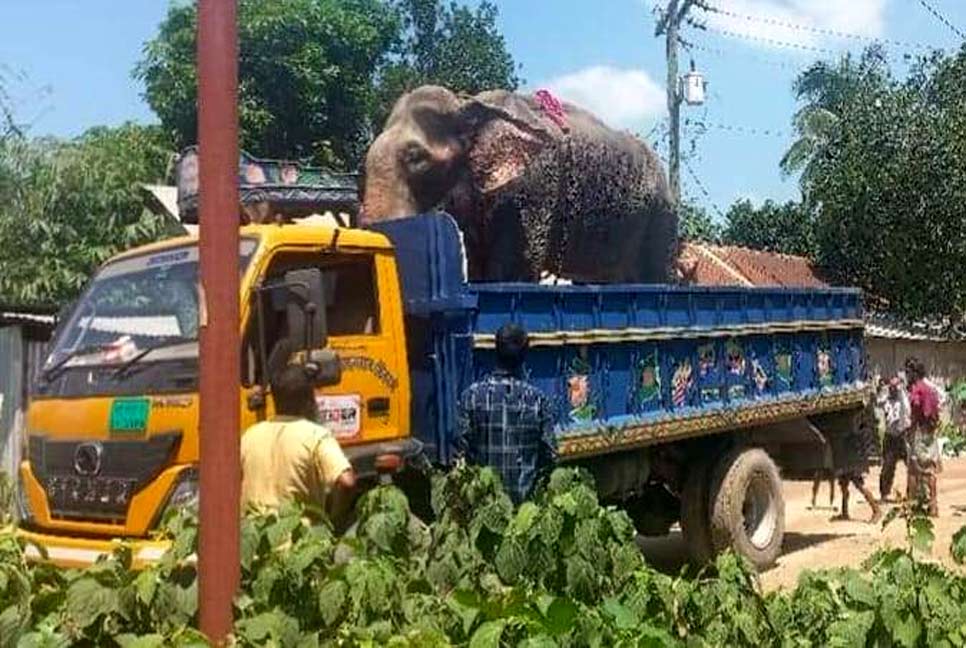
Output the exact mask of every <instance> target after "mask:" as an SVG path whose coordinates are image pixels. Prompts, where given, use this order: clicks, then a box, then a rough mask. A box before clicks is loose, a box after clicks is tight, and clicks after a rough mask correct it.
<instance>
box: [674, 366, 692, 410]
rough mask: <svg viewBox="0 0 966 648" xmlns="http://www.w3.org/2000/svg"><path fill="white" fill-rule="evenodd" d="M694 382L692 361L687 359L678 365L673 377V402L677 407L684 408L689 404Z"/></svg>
mask: <svg viewBox="0 0 966 648" xmlns="http://www.w3.org/2000/svg"><path fill="white" fill-rule="evenodd" d="M693 382H694V380H693V378H692V376H691V361H690V360H689V359H687V358H685V359H684V360H682V361H681V362H679V363H678V364H677V367H675V369H674V374H673V375H672V376H671V402H672V403H673V404H674V406H675V407H683V406H684V405H685V403H687V402H688V392H689V391H690V390H691V385H692V384H693Z"/></svg>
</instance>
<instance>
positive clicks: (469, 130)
mask: <svg viewBox="0 0 966 648" xmlns="http://www.w3.org/2000/svg"><path fill="white" fill-rule="evenodd" d="M360 202H361V209H360V213H359V219H360V222H361V223H362V224H363V225H365V224H367V223H371V222H375V221H380V220H386V219H393V218H401V217H405V216H410V215H414V214H421V213H426V212H431V211H433V210H435V209H437V208H440V209H443V210H445V211H447V212H449V213H450V214H452V216H453V217H454V218H455V220H456V223H457V225H458V226H459V228H460V230H461V232H462V234H463V239H464V244H465V248H466V256H467V266H468V274H469V278H470V279H471V280H476V281H526V282H535V281H539V280H540V279H541V277H545V276H547V275H552V276H554V277H558V278H560V279H562V280H567V281H570V282H578V283H616V282H632V283H666V282H669V281H670V280H671V279H672V276H673V275H674V265H675V259H676V257H677V251H678V241H677V234H678V221H677V216H676V213H675V211H674V209H673V208H672V206H671V205H672V202H671V199H670V195H669V192H668V186H667V180H666V178H665V175H664V171H663V169H662V168H661V164H660V161H659V159H658V157H657V155H656V154H655V153H654V151H652V150H651V149H650V148H649V147H648V146H647V145H646V144H644V143H643V142H641V141H640V140H638V139H637V138H635V137H634V136H632V135H630V134H628V133H623V132H618V131H615V130H613V129H611V128H609V127H608V126H606V125H605V124H604V123H603V122H602V121H600V120H599V119H598V118H597V117H595V116H594V115H592V114H591V113H590V112H588V111H586V110H584V109H582V108H580V107H578V106H575V105H573V104H570V103H566V102H559V101H558V100H557V99H556V98H555V97H553V96H552V95H550V94H549V93H548V92H546V91H539V92H538V93H536V95H534V96H525V95H522V94H518V93H513V92H509V91H504V90H491V91H486V92H482V93H480V94H477V95H475V96H464V95H457V94H456V93H454V92H452V91H450V90H448V89H446V88H442V87H439V86H422V87H419V88H416V89H415V90H412V91H410V92H408V93H407V94H405V95H403V96H402V97H400V99H399V100H398V101H397V102H396V104H395V106H394V107H393V110H392V112H391V113H390V115H389V118H388V119H387V121H386V124H385V127H384V129H383V130H382V132H381V133H380V134H379V135H378V136H377V137H376V138H375V140H374V141H373V142H372V144H371V146H370V147H369V150H368V152H367V154H366V157H365V161H364V168H363V170H362V178H361V180H360Z"/></svg>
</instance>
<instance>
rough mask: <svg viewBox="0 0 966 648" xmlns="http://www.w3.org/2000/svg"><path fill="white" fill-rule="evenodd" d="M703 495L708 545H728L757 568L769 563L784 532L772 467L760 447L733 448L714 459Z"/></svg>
mask: <svg viewBox="0 0 966 648" xmlns="http://www.w3.org/2000/svg"><path fill="white" fill-rule="evenodd" d="M711 484H712V486H711V497H710V500H709V509H710V520H711V524H710V526H711V544H712V548H713V549H714V551H715V552H720V551H724V550H725V549H727V548H729V547H730V548H732V549H733V550H734V551H735V552H737V553H738V554H740V555H742V556H744V557H745V558H747V559H748V560H749V561H751V563H752V564H753V565H755V567H756V568H758V569H759V570H761V569H766V568H768V567H771V566H772V565H773V564H775V561H776V560H777V559H778V556H779V555H780V554H781V549H782V541H783V540H784V536H785V499H784V497H783V495H782V481H781V477H780V476H779V474H778V467H777V466H776V465H775V462H774V461H772V459H771V457H769V456H768V453H767V452H765V451H764V450H762V449H761V448H738V449H735V450H733V451H732V452H730V453H728V454H727V455H725V456H724V457H722V459H721V460H720V461H719V462H718V465H717V466H716V468H715V470H714V474H713V477H712V481H711Z"/></svg>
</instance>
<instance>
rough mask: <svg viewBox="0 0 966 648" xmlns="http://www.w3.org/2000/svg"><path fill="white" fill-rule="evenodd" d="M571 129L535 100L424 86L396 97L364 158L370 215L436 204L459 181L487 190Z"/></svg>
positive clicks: (367, 218)
mask: <svg viewBox="0 0 966 648" xmlns="http://www.w3.org/2000/svg"><path fill="white" fill-rule="evenodd" d="M563 134H564V130H563V129H562V128H561V126H560V125H558V124H557V123H556V122H554V121H552V120H551V119H549V118H548V117H547V116H546V115H545V114H543V113H542V111H541V110H540V109H539V107H537V106H536V105H535V104H534V103H533V102H532V101H531V100H529V99H525V98H523V97H520V96H519V95H514V94H512V93H509V92H504V91H491V92H484V93H481V94H479V95H477V96H475V97H466V96H458V95H456V94H454V93H453V92H451V91H449V90H447V89H446V88H441V87H438V86H422V87H420V88H417V89H415V90H413V91H412V92H409V93H407V94H405V95H403V96H402V97H401V98H400V99H399V101H397V102H396V105H395V107H394V108H393V111H392V113H391V114H390V116H389V119H388V120H387V121H386V125H385V129H384V130H383V131H382V133H380V135H379V136H378V137H377V138H376V139H375V141H374V142H373V143H372V146H371V147H370V148H369V151H368V153H367V155H366V160H365V177H364V182H363V185H362V214H361V220H362V221H363V222H371V221H378V220H386V219H391V218H400V217H404V216H410V215H413V214H418V213H423V212H426V211H429V210H432V209H433V208H435V207H436V206H437V205H439V204H440V203H441V202H443V201H444V200H445V199H446V198H447V197H448V196H449V195H450V193H451V192H452V191H453V189H454V188H456V187H457V185H459V184H461V183H467V182H471V183H472V185H473V187H474V192H479V193H480V194H482V195H483V196H486V195H487V194H488V193H490V192H493V191H495V190H496V189H498V188H499V187H501V186H503V185H505V184H506V183H507V182H510V181H512V180H513V179H514V178H516V177H518V176H519V175H520V174H521V173H522V171H523V169H524V168H525V166H526V164H527V163H528V162H529V160H530V159H531V158H532V157H533V156H534V155H535V154H536V153H537V152H538V151H540V150H541V149H542V148H543V147H544V146H545V144H546V143H547V142H550V141H552V140H554V139H558V138H560V137H562V136H563Z"/></svg>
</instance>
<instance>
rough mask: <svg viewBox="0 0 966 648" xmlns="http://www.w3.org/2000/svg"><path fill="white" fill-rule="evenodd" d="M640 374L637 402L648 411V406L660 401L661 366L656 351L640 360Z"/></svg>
mask: <svg viewBox="0 0 966 648" xmlns="http://www.w3.org/2000/svg"><path fill="white" fill-rule="evenodd" d="M640 372H641V373H640V383H639V384H638V388H637V402H638V404H639V405H640V406H641V407H642V408H645V409H650V406H652V405H654V404H656V403H658V402H659V401H660V399H661V365H660V363H659V362H658V356H657V349H655V350H654V351H653V352H651V353H650V354H648V355H647V356H646V357H645V358H644V359H643V360H641V362H640Z"/></svg>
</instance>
